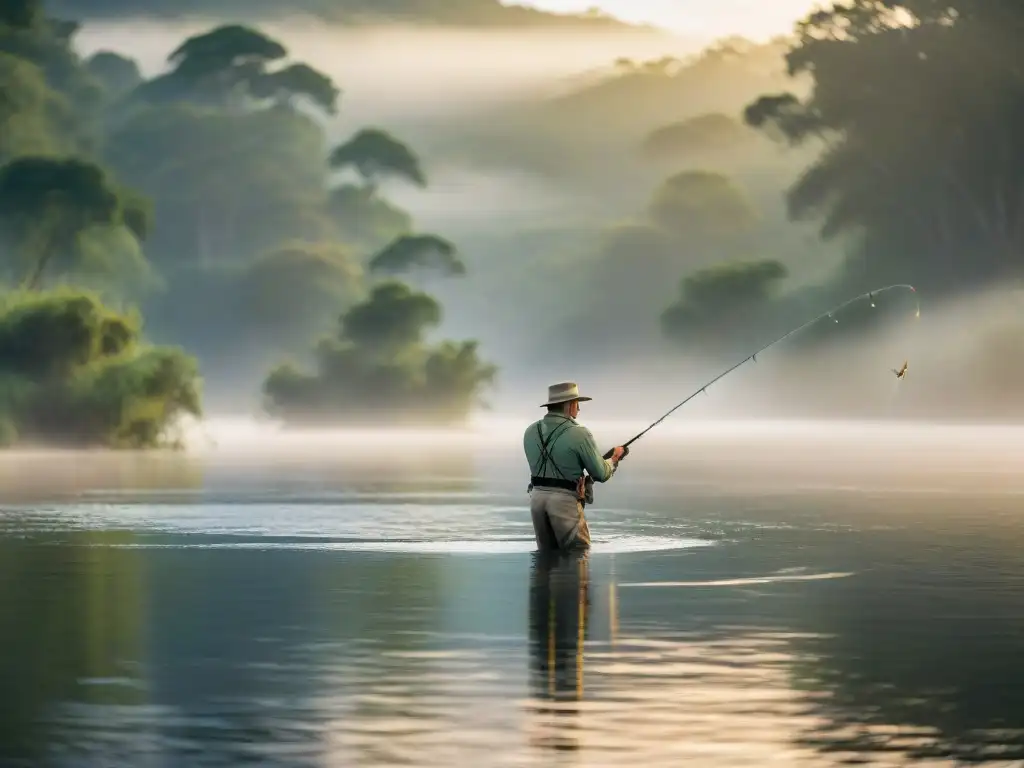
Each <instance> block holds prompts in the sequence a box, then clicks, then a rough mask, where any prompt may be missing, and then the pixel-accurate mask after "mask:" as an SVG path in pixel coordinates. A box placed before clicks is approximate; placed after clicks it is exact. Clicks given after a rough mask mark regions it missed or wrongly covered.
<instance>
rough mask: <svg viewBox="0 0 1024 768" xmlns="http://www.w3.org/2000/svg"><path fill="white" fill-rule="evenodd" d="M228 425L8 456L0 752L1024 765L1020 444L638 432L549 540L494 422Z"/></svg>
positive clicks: (224, 761) (365, 761) (13, 761)
mask: <svg viewBox="0 0 1024 768" xmlns="http://www.w3.org/2000/svg"><path fill="white" fill-rule="evenodd" d="M773 429H774V431H773ZM652 435H653V433H652ZM228 442H230V441H228ZM243 442H244V443H245V445H240V444H235V445H227V447H223V446H222V447H221V448H220V449H218V450H211V451H208V452H203V453H200V454H199V455H193V456H184V457H170V456H148V457H140V456H130V457H124V456H120V457H110V456H104V455H89V456H86V455H77V456H73V455H66V454H47V453H40V454H31V455H12V456H9V457H6V458H5V461H4V462H3V464H2V473H3V476H2V478H0V479H2V481H3V483H2V486H0V487H2V489H3V490H2V492H0V493H2V499H3V506H2V512H0V659H2V660H0V691H2V692H3V694H4V695H3V697H2V699H0V701H2V704H0V707H2V710H0V764H2V765H5V766H6V765H12V766H13V765H41V766H42V765H54V766H79V765H81V766H114V765H117V766H120V765H133V766H135V765H137V766H146V765H154V766H207V765H210V766H213V765H218V766H219V765H266V766H305V765H310V766H314V765H315V766H378V765H379V766H384V765H389V766H392V765H419V766H483V765H486V766H529V765H545V766H547V765H562V764H567V765H578V766H604V765H609V766H612V765H614V766H627V765H628V766H632V765H638V764H639V765H648V766H673V767H674V766H678V765H680V764H688V765H700V766H723V767H725V766H743V765H758V766H763V765H786V766H791V765H816V766H817V765H821V766H825V765H849V764H871V765H961V764H964V763H978V764H986V763H987V764H991V765H1007V764H1014V761H1019V760H1024V746H1022V745H1024V735H1022V734H1024V731H1022V728H1024V662H1022V661H1021V657H1022V654H1021V647H1022V637H1024V635H1022V629H1024V597H1022V595H1024V565H1022V562H1021V556H1020V552H1021V550H1022V547H1021V544H1022V543H1024V516H1022V514H1024V508H1022V507H1024V504H1022V500H1024V495H1021V491H1022V490H1024V487H1022V486H1024V483H1022V481H1021V480H1020V479H1019V477H1018V474H1019V467H1020V466H1021V464H1020V463H1019V459H1020V458H1021V452H1022V450H1024V432H1018V431H1014V430H988V431H984V430H973V431H972V430H971V429H970V428H963V427H961V428H955V429H954V428H944V429H936V428H927V429H926V428H923V427H887V428H885V429H884V430H883V429H882V428H880V427H866V426H863V425H862V426H859V427H849V428H847V429H846V431H845V432H843V431H841V430H840V431H839V432H837V431H836V428H835V425H831V426H829V427H827V428H826V427H825V426H822V425H818V426H817V427H813V426H808V425H804V426H803V427H797V426H793V425H790V427H789V428H787V429H781V428H779V427H775V428H767V427H764V428H754V427H752V426H750V427H748V428H746V429H744V428H741V427H738V426H736V425H733V426H732V427H729V428H725V427H722V428H710V427H705V428H697V427H694V428H692V429H691V430H690V432H686V431H683V432H681V433H666V435H665V436H662V437H658V438H652V440H651V441H650V442H649V443H647V444H646V445H643V446H642V450H641V449H640V448H641V446H639V445H638V449H637V450H636V451H634V453H633V454H632V455H631V456H630V457H629V459H628V460H627V463H625V464H623V470H622V471H621V473H620V476H618V477H616V478H615V479H614V480H613V482H612V483H610V484H608V485H607V486H598V488H597V503H596V505H595V506H594V507H593V508H591V509H589V510H588V513H589V517H590V520H591V528H592V531H593V532H594V534H595V546H594V548H593V551H592V552H591V553H590V554H589V556H588V557H586V558H584V559H579V558H568V559H561V560H551V559H538V558H537V557H536V556H535V554H534V553H533V552H532V550H533V544H532V534H531V528H530V523H529V516H528V513H527V511H526V494H525V480H526V478H524V477H523V475H524V472H523V469H524V468H522V467H520V462H521V460H520V456H519V453H518V450H517V449H518V441H517V439H516V437H515V436H514V435H513V436H512V437H510V438H509V439H508V440H507V441H501V440H495V441H490V442H480V441H479V440H478V439H477V438H472V439H465V440H461V441H455V440H445V441H442V440H440V439H437V440H434V442H433V443H432V442H431V439H430V438H428V437H423V436H421V437H420V439H418V440H408V439H403V440H401V441H398V440H392V441H390V442H389V441H388V440H387V439H383V438H382V439H379V440H377V441H376V442H365V443H364V442H360V441H355V440H351V439H341V440H335V441H334V442H333V443H330V442H324V443H322V444H318V445H316V446H315V447H311V448H310V449H309V450H307V451H306V452H300V451H299V448H298V447H297V445H296V444H295V443H291V444H289V445H288V446H287V450H284V449H282V447H281V446H282V444H277V446H276V447H274V446H271V445H265V444H260V443H258V442H250V441H249V440H248V439H246V440H245V441H243ZM245 447H248V450H243V448H245Z"/></svg>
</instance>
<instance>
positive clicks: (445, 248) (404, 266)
mask: <svg viewBox="0 0 1024 768" xmlns="http://www.w3.org/2000/svg"><path fill="white" fill-rule="evenodd" d="M417 269H436V270H438V271H439V272H441V274H443V275H446V276H448V277H454V276H461V275H464V274H466V265H465V264H464V263H463V262H462V259H460V258H459V257H458V254H457V250H456V248H455V246H454V245H453V244H452V243H451V242H449V241H448V240H445V239H444V238H443V237H438V236H437V235H402V236H401V237H398V238H395V240H393V241H392V242H391V243H390V244H388V245H387V247H385V248H384V249H383V250H382V251H380V252H379V253H378V254H377V255H376V256H374V257H373V258H372V259H371V260H370V271H371V272H384V273H389V274H398V273H402V272H412V271H415V270H417Z"/></svg>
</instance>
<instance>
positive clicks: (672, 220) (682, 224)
mask: <svg viewBox="0 0 1024 768" xmlns="http://www.w3.org/2000/svg"><path fill="white" fill-rule="evenodd" d="M648 212H649V215H650V217H651V220H652V221H654V222H655V223H657V224H658V225H660V226H662V227H664V228H665V229H666V230H668V231H670V232H672V233H674V234H677V235H679V236H680V237H684V238H686V239H687V240H689V241H691V242H693V243H694V244H696V245H697V246H698V247H702V246H704V245H705V244H707V243H710V242H715V241H724V240H733V239H735V238H737V237H741V236H743V235H745V234H748V233H749V232H750V231H751V230H752V229H753V227H754V225H755V224H756V223H757V213H756V212H755V211H754V208H753V206H752V204H751V202H750V200H749V199H748V198H747V196H746V195H744V194H743V192H742V190H740V189H739V188H738V187H737V186H736V185H735V184H734V183H733V182H732V181H730V180H729V179H728V178H727V177H725V176H724V175H722V174H720V173H712V172H709V171H683V172H681V173H677V174H675V175H674V176H671V177H669V178H668V179H666V180H665V181H664V182H663V183H662V184H661V186H659V187H658V189H657V190H655V192H654V195H653V197H652V198H651V202H650V205H649V207H648Z"/></svg>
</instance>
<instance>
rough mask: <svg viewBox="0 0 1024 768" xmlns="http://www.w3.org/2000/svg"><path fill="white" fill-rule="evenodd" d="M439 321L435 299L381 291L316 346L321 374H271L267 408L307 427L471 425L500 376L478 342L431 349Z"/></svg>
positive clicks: (290, 370) (395, 289) (382, 287)
mask: <svg viewBox="0 0 1024 768" xmlns="http://www.w3.org/2000/svg"><path fill="white" fill-rule="evenodd" d="M440 322H441V307H440V305H439V304H438V303H437V301H436V300H435V299H434V298H432V297H431V296H429V295H428V294H425V293H421V292H418V291H414V290H413V289H411V288H410V287H409V286H408V285H406V284H404V283H401V282H397V281H387V282H384V283H381V284H379V285H377V286H375V287H374V289H373V290H372V292H371V294H370V296H369V297H368V298H367V299H366V300H365V301H364V302H362V303H359V304H356V305H355V306H353V307H352V308H351V309H350V310H348V312H346V313H345V314H344V315H343V316H342V317H341V318H340V321H339V332H338V334H337V335H336V336H333V337H329V338H327V339H324V340H323V341H322V342H321V343H320V344H319V345H318V346H317V349H316V360H317V370H316V372H315V373H312V374H307V373H302V372H300V371H299V370H297V369H296V368H294V367H292V366H290V365H285V366H282V367H280V368H278V369H276V370H275V371H273V372H272V373H271V374H270V376H269V377H268V378H267V381H266V384H265V385H264V391H265V393H266V396H267V401H268V409H269V410H270V411H271V413H273V414H274V415H277V416H278V417H280V418H282V419H283V420H284V421H285V422H286V423H289V424H300V425H301V424H314V423H319V424H322V423H325V422H326V423H338V422H342V423H353V422H371V423H376V424H392V423H403V422H406V423H407V422H410V421H411V422H433V423H454V422H460V421H463V420H465V418H466V417H467V416H468V415H469V413H470V411H471V409H472V408H473V407H474V406H475V405H477V404H478V403H479V398H480V395H481V394H482V392H483V390H484V388H485V387H487V386H489V385H490V384H491V383H492V382H493V381H494V378H495V375H496V373H497V369H496V368H495V367H494V366H493V365H491V364H489V363H485V362H484V361H482V360H481V359H480V357H479V354H478V352H477V344H476V342H473V341H463V342H452V341H445V342H441V343H440V344H438V345H436V346H432V347H431V346H428V345H427V344H425V341H424V336H425V333H426V331H427V330H428V329H429V328H431V327H434V326H437V325H438V324H439V323H440Z"/></svg>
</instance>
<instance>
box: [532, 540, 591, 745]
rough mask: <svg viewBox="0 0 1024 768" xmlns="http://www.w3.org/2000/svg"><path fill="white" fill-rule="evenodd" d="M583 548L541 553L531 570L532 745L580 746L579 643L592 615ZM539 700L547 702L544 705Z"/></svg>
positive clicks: (587, 566) (581, 652) (580, 644)
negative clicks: (577, 733)
mask: <svg viewBox="0 0 1024 768" xmlns="http://www.w3.org/2000/svg"><path fill="white" fill-rule="evenodd" d="M587 554H588V553H587V552H585V551H584V552H561V551H554V552H550V551H540V552H536V553H535V554H534V555H533V558H534V560H533V564H532V567H531V570H530V673H531V674H530V681H531V688H532V693H533V696H534V698H535V699H537V700H538V701H539V702H542V703H540V704H539V705H538V706H537V707H536V709H535V711H536V713H537V715H538V718H539V720H540V722H539V733H538V734H537V735H536V737H535V738H533V739H532V742H533V743H534V744H535V745H536V746H540V747H544V748H547V749H556V750H575V749H578V748H579V745H578V743H577V740H576V738H574V735H573V733H572V731H573V730H574V729H575V727H576V722H575V721H576V716H577V715H578V711H579V710H578V708H577V706H576V704H575V702H577V701H579V700H581V699H582V698H583V643H584V640H585V639H586V634H587V628H588V627H587V625H588V618H589V613H590V599H589V561H588V559H587ZM543 702H550V703H549V704H547V705H545V704H543Z"/></svg>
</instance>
